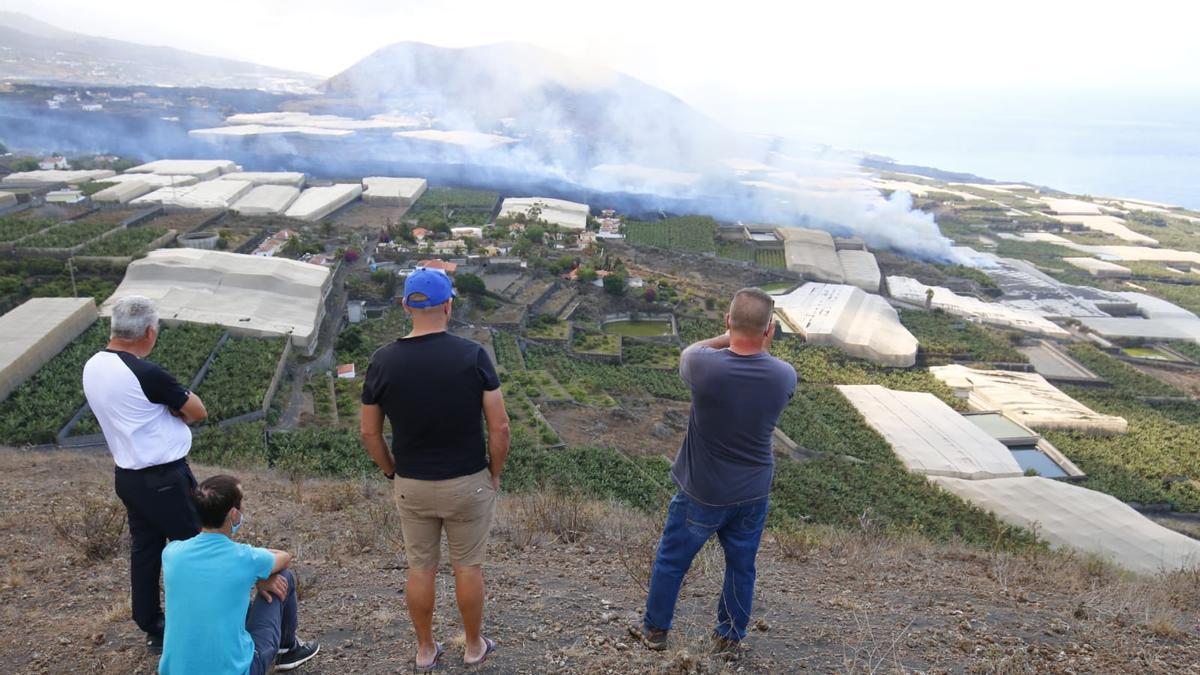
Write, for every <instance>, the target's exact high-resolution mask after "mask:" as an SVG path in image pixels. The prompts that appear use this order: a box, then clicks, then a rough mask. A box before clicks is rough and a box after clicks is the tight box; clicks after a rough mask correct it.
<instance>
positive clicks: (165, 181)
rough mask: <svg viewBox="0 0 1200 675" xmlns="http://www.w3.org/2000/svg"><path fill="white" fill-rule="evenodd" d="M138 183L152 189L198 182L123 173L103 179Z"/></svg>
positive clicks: (191, 179)
mask: <svg viewBox="0 0 1200 675" xmlns="http://www.w3.org/2000/svg"><path fill="white" fill-rule="evenodd" d="M132 181H138V182H140V183H145V184H147V185H149V186H150V187H153V188H162V187H185V186H188V185H195V184H196V183H198V182H200V181H198V180H196V177H195V176H160V175H158V174H156V173H123V174H121V175H119V176H111V177H109V178H105V179H104V182H105V183H129V182H132Z"/></svg>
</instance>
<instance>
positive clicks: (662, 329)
mask: <svg viewBox="0 0 1200 675" xmlns="http://www.w3.org/2000/svg"><path fill="white" fill-rule="evenodd" d="M603 328H604V332H605V333H611V334H613V335H628V336H629V337H659V336H662V335H670V334H671V322H670V321H661V320H653V321H644V320H637V321H635V320H631V319H622V320H620V321H609V322H608V323H606V324H604V326H603Z"/></svg>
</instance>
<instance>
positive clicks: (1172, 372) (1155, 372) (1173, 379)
mask: <svg viewBox="0 0 1200 675" xmlns="http://www.w3.org/2000/svg"><path fill="white" fill-rule="evenodd" d="M1133 367H1134V368H1136V369H1138V370H1140V371H1142V372H1143V373H1145V374H1147V375H1149V376H1150V377H1153V378H1155V379H1157V380H1159V381H1160V382H1165V383H1167V384H1169V385H1171V386H1172V387H1175V388H1177V389H1180V390H1182V391H1185V392H1187V393H1188V394H1190V395H1192V396H1200V370H1178V369H1175V368H1156V367H1154V366H1147V365H1142V364H1140V363H1139V364H1136V365H1134V366H1133Z"/></svg>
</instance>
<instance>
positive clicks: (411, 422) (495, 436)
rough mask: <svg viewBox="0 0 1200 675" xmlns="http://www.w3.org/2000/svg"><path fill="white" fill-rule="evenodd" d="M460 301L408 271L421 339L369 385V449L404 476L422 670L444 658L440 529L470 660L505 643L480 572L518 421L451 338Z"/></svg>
mask: <svg viewBox="0 0 1200 675" xmlns="http://www.w3.org/2000/svg"><path fill="white" fill-rule="evenodd" d="M454 296H455V293H454V285H453V283H452V282H451V280H450V277H448V276H447V275H446V274H445V273H444V272H442V271H441V270H437V269H430V268H420V269H418V270H417V271H416V272H414V273H413V274H411V275H409V277H408V279H407V280H406V281H405V282H404V309H405V311H407V312H408V313H409V315H411V316H412V326H413V327H412V332H410V333H409V334H408V335H406V336H404V337H402V338H399V339H397V340H396V341H394V342H392V343H391V344H388V345H385V346H383V347H381V348H380V349H379V350H378V351H376V352H375V353H374V354H373V355H372V356H371V365H370V366H369V367H368V368H367V377H366V380H365V381H364V382H363V394H362V403H363V406H362V437H363V443H364V444H365V445H366V448H367V452H369V453H370V455H371V459H373V460H375V463H376V464H377V465H378V466H379V468H380V469H382V470H383V472H384V474H386V475H387V477H388V478H389V479H394V480H395V499H396V505H397V508H398V509H399V512H400V526H401V530H402V531H403V533H404V550H405V554H406V556H407V558H408V585H407V587H406V588H405V597H406V598H407V599H408V614H409V617H410V618H411V619H412V623H413V630H414V631H415V632H416V635H417V655H416V667H417V670H418V671H425V670H432V669H433V668H435V667H437V665H438V659H439V658H440V657H441V655H442V645H441V643H439V642H436V641H435V640H434V639H433V606H434V600H435V591H436V575H437V566H438V560H439V554H440V552H441V540H442V530H445V532H446V541H447V544H448V548H449V551H450V562H451V564H452V565H453V566H454V589H455V595H456V598H457V600H458V609H459V612H460V613H461V614H462V620H463V630H464V633H465V636H466V644H465V646H464V650H463V652H464V653H463V662H464V663H465V664H466V665H477V664H480V663H483V661H484V660H485V659H486V658H487V657H488V654H490V653H491V652H492V651H493V650H495V648H496V645H495V643H494V642H492V641H491V640H490V639H488V638H486V637H484V636H483V634H482V632H481V628H482V625H483V599H484V592H483V572H482V569H481V568H482V564H483V560H484V554H485V552H486V549H487V540H488V533H489V531H490V530H491V524H492V515H493V514H494V512H495V508H496V492H497V490H499V488H500V473H501V471H503V469H504V461H505V459H507V457H508V442H509V432H508V414H507V413H506V412H505V410H504V399H503V397H502V396H501V394H500V379H499V378H498V377H497V375H496V369H495V367H494V366H493V365H492V360H491V359H490V358H489V357H488V354H487V352H486V351H484V349H483V347H481V346H480V345H479V343H477V342H473V341H471V340H467V339H465V338H461V337H458V336H455V335H451V334H449V333H448V332H447V331H446V327H447V326H448V325H449V323H450V308H451V305H452V304H453V298H454ZM385 415H386V416H387V419H388V421H390V422H391V424H392V448H391V452H389V451H388V447H387V443H386V442H385V441H384V438H383V419H384V416H385ZM485 419H486V422H487V436H486V440H485V436H484V429H483V423H484V420H485Z"/></svg>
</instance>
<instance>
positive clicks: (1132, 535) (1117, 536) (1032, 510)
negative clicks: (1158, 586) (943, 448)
mask: <svg viewBox="0 0 1200 675" xmlns="http://www.w3.org/2000/svg"><path fill="white" fill-rule="evenodd" d="M930 480H932V481H934V482H935V483H937V484H938V485H939V486H941V487H942V489H944V490H947V491H948V492H951V493H953V494H956V495H958V496H959V497H962V498H963V499H965V500H967V501H969V502H972V503H974V504H975V505H977V506H979V507H981V508H984V509H986V510H988V511H991V512H992V513H994V514H996V516H998V517H999V518H1000V519H1001V520H1003V521H1005V522H1008V523H1011V524H1013V525H1017V526H1019V527H1024V528H1028V529H1034V530H1036V531H1037V534H1038V536H1039V537H1041V538H1043V539H1045V540H1046V541H1048V542H1050V543H1051V544H1053V545H1056V546H1062V547H1067V548H1071V549H1074V550H1077V551H1081V552H1084V553H1093V554H1096V555H1099V556H1100V557H1102V558H1105V559H1107V560H1109V561H1111V562H1114V563H1116V564H1118V565H1120V566H1121V567H1124V568H1125V569H1128V570H1130V571H1132V572H1136V573H1138V574H1147V575H1151V574H1159V573H1162V572H1164V571H1166V572H1171V571H1175V570H1180V569H1191V568H1195V567H1197V566H1198V565H1200V541H1196V540H1195V539H1192V538H1191V537H1188V536H1186V535H1183V534H1180V533H1178V532H1174V531H1172V530H1169V529H1167V528H1165V527H1163V526H1161V525H1159V524H1157V523H1155V522H1154V521H1152V520H1150V519H1149V518H1146V517H1145V516H1143V515H1142V514H1140V513H1138V512H1137V511H1135V510H1133V508H1131V507H1130V506H1128V505H1127V504H1125V503H1124V502H1122V501H1121V500H1119V499H1117V498H1115V497H1112V496H1110V495H1106V494H1103V493H1101V492H1096V491H1095V490H1089V489H1087V488H1083V487H1079V486H1078V485H1072V484H1070V483H1066V482H1063V481H1057V480H1051V479H1049V478H1041V477H1037V476H1030V477H1021V478H996V479H992V480H962V479H959V478H950V477H945V476H934V477H931V478H930Z"/></svg>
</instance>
